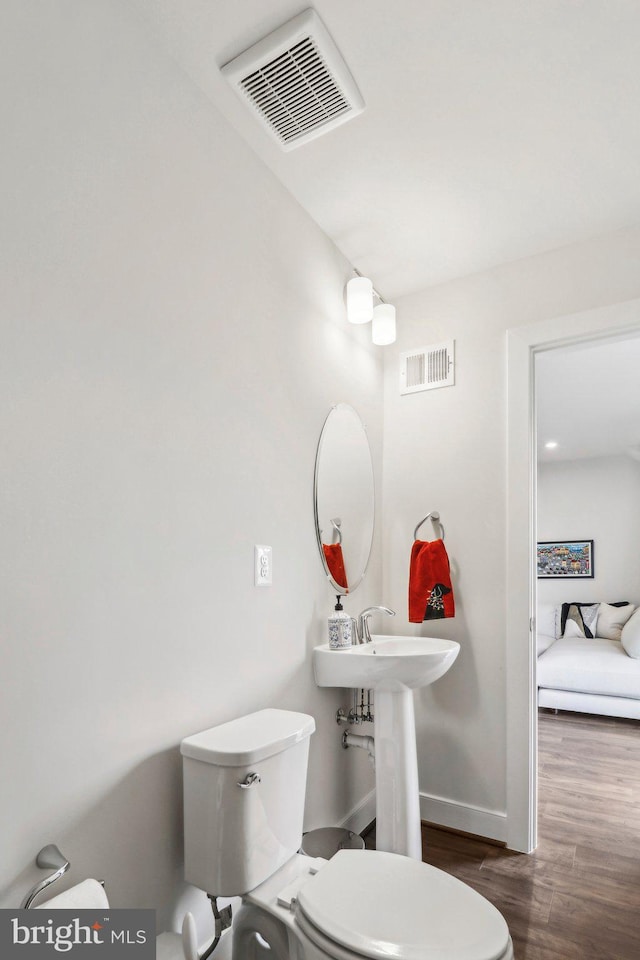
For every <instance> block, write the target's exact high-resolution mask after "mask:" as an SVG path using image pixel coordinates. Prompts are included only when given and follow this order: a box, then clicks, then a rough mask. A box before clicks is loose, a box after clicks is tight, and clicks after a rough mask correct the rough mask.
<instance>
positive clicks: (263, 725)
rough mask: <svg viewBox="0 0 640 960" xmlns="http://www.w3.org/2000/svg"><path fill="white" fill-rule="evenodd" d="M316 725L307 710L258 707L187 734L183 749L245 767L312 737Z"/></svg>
mask: <svg viewBox="0 0 640 960" xmlns="http://www.w3.org/2000/svg"><path fill="white" fill-rule="evenodd" d="M315 728H316V723H315V720H314V719H313V717H310V716H309V715H308V714H306V713H294V712H292V711H291V710H274V709H267V710H258V711H257V713H250V714H248V715H247V716H246V717H238V719H237V720H230V721H229V722H228V723H223V724H221V725H220V726H218V727H211V728H210V729H209V730H203V731H202V733H195V734H194V735H193V736H191V737H186V738H185V739H184V740H183V741H182V743H181V744H180V752H181V754H182V756H183V757H191V758H192V759H193V760H202V761H204V762H205V763H214V764H218V765H219V766H223V767H242V766H245V765H246V764H250V763H256V762H257V761H258V760H264V759H265V758H266V757H271V756H273V754H275V753H280V752H281V751H283V750H286V749H287V748H288V747H292V746H293V745H294V744H296V743H298V742H299V741H300V740H304V739H306V738H307V737H310V736H311V734H312V733H313V731H314V730H315Z"/></svg>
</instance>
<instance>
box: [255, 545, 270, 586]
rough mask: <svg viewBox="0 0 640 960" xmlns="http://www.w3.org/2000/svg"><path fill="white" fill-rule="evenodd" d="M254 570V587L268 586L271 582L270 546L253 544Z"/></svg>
mask: <svg viewBox="0 0 640 960" xmlns="http://www.w3.org/2000/svg"><path fill="white" fill-rule="evenodd" d="M254 560H255V562H254V571H255V584H256V587H270V586H271V584H272V582H273V581H272V569H273V552H272V550H271V547H264V546H260V545H259V544H256V545H255V548H254Z"/></svg>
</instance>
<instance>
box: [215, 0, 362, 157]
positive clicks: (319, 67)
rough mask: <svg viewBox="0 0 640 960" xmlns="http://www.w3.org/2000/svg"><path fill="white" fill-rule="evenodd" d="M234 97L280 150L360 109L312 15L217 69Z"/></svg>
mask: <svg viewBox="0 0 640 960" xmlns="http://www.w3.org/2000/svg"><path fill="white" fill-rule="evenodd" d="M222 73H223V74H224V76H225V77H226V78H227V79H228V81H229V82H230V83H231V85H232V86H233V88H234V89H235V91H236V93H238V94H239V96H240V97H241V98H242V99H243V100H244V101H245V102H246V103H247V104H248V105H249V106H251V107H253V109H254V110H255V111H256V113H257V116H258V117H259V118H260V120H261V121H262V123H263V124H264V125H265V127H266V128H267V130H268V131H269V133H271V135H272V136H273V137H275V139H276V140H277V141H278V143H279V144H280V146H281V147H282V148H283V149H284V150H292V149H293V148H294V147H299V146H301V145H302V144H303V143H307V141H309V140H313V139H314V138H315V137H319V136H320V135H321V134H323V133H327V132H328V131H329V130H332V129H333V128H334V127H336V126H338V124H340V123H344V122H345V121H346V120H350V119H351V118H352V117H355V116H356V115H357V114H358V113H361V111H362V110H363V109H364V100H363V99H362V96H361V94H360V91H359V90H358V88H357V86H356V82H355V80H354V79H353V77H352V76H351V73H350V71H349V68H348V67H347V65H346V63H345V62H344V60H343V59H342V56H341V55H340V52H339V50H338V48H337V47H336V45H335V43H334V42H333V40H332V39H331V37H330V35H329V33H328V31H327V29H326V27H325V26H324V24H323V23H322V21H321V20H320V18H319V17H318V15H317V13H316V12H315V10H311V9H309V10H305V11H304V12H303V13H300V14H298V16H297V17H294V18H293V20H289V21H288V23H285V24H284V26H282V27H280V28H279V29H278V30H276V31H275V32H274V33H271V34H269V36H268V37H265V38H264V40H260V41H258V43H256V44H254V45H253V46H252V47H249V49H248V50H245V51H244V53H241V54H240V56H238V57H236V58H235V59H234V60H231V61H229V63H227V64H225V65H224V66H223V67H222Z"/></svg>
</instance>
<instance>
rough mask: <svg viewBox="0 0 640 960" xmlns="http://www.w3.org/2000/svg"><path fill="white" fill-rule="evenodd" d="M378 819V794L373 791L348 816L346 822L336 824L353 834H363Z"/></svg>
mask: <svg viewBox="0 0 640 960" xmlns="http://www.w3.org/2000/svg"><path fill="white" fill-rule="evenodd" d="M375 818H376V792H375V790H372V791H371V792H370V793H368V794H367V795H366V797H364V799H363V800H361V801H360V803H359V804H358V806H357V807H354V809H353V810H352V811H351V813H349V814H347V816H346V817H345V818H344V820H341V821H340V823H338V824H336V826H338V827H345V829H347V830H351V831H352V832H353V833H361V832H362V831H363V830H364V828H365V827H368V826H369V824H370V823H371V822H372V821H373V820H375Z"/></svg>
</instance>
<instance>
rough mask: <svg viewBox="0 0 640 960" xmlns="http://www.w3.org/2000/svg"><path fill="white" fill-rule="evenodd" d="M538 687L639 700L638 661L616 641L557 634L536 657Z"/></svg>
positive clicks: (639, 661) (639, 679)
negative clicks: (558, 636) (559, 635)
mask: <svg viewBox="0 0 640 960" xmlns="http://www.w3.org/2000/svg"><path fill="white" fill-rule="evenodd" d="M538 686H539V687H545V688H548V689H552V690H570V691H574V692H578V693H585V694H597V695H602V696H608V697H626V698H630V699H633V700H640V660H634V659H633V658H632V657H628V656H627V654H626V653H625V651H624V649H623V647H622V644H621V643H620V641H619V640H604V639H602V638H600V637H596V638H594V639H591V640H590V639H587V638H586V637H582V638H580V639H578V638H573V637H571V638H569V637H561V638H560V639H559V640H556V641H555V643H552V644H551V646H550V647H549V648H548V649H547V650H545V652H544V653H543V654H542V655H541V656H540V657H539V658H538Z"/></svg>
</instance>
